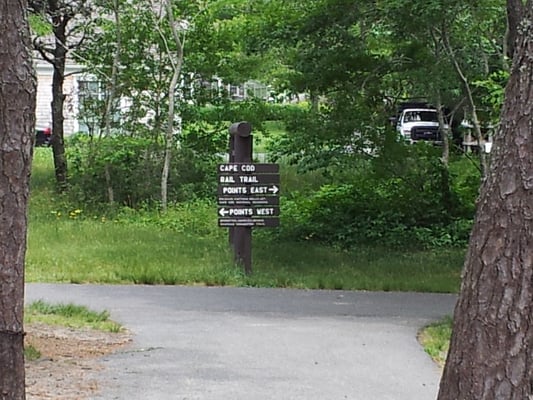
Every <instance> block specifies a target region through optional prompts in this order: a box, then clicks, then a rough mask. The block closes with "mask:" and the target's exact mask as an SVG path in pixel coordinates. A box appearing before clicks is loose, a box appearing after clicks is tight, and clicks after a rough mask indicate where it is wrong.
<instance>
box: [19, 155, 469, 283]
mask: <svg viewBox="0 0 533 400" xmlns="http://www.w3.org/2000/svg"><path fill="white" fill-rule="evenodd" d="M53 183H54V177H53V168H52V156H51V150H50V149H48V148H37V149H36V152H35V161H34V166H33V175H32V195H31V204H30V222H29V235H28V246H29V247H28V252H27V257H26V280H27V281H29V282H72V283H89V282H90V283H113V284H117V283H138V284H140V283H143V284H201V285H233V286H265V287H296V288H309V289H314V288H317V289H318V288H320V289H344V290H352V289H363V290H383V291H424V292H456V291H457V290H458V288H459V282H460V271H461V267H462V264H463V258H464V250H462V249H448V250H445V249H442V250H425V251H410V250H405V251H399V250H390V249H384V248H379V247H376V248H359V249H353V250H351V251H342V250H337V249H333V248H331V247H327V246H323V245H318V244H316V243H312V242H304V243H294V242H284V243H279V242H276V241H273V240H269V239H268V238H265V237H264V235H260V234H258V235H256V237H255V238H254V241H253V250H252V254H253V269H254V273H253V274H252V275H251V276H244V275H243V273H242V271H241V270H240V269H239V268H237V267H235V266H234V265H233V262H232V258H233V257H232V254H231V251H230V249H229V246H228V239H227V233H226V230H225V229H222V228H218V226H217V222H216V205H214V204H211V203H209V202H205V201H204V202H197V203H194V204H193V206H182V207H176V208H173V209H172V210H171V211H170V212H169V213H167V214H160V213H159V212H157V211H150V210H144V211H139V212H137V211H132V210H129V211H127V212H124V211H123V212H121V213H118V214H117V213H115V214H113V213H103V214H101V215H100V214H95V213H94V212H90V211H88V210H85V208H84V207H83V205H73V204H71V203H70V202H69V201H67V199H65V198H63V197H61V196H58V195H56V194H55V192H54V190H53ZM302 189H303V187H302Z"/></svg>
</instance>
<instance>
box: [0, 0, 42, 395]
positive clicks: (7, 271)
mask: <svg viewBox="0 0 533 400" xmlns="http://www.w3.org/2000/svg"><path fill="white" fill-rule="evenodd" d="M26 9H27V3H26V2H25V1H24V0H18V1H4V2H0V15H1V16H2V24H0V115H2V117H1V118H0V221H1V223H0V400H21V399H25V386H24V380H25V375H24V347H23V346H24V343H23V342H24V328H23V308H24V307H23V306H24V258H25V252H26V228H27V205H28V197H29V177H30V168H31V156H32V148H33V140H34V129H35V94H36V81H35V76H34V74H33V64H32V58H31V53H30V51H29V46H30V35H29V30H28V24H27V21H26V17H25V16H26Z"/></svg>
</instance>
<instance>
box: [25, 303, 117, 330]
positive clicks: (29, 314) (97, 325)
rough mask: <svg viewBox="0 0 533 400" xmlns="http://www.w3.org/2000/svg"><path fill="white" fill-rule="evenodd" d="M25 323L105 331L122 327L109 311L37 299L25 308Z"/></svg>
mask: <svg viewBox="0 0 533 400" xmlns="http://www.w3.org/2000/svg"><path fill="white" fill-rule="evenodd" d="M24 323H26V324H31V323H43V324H47V325H59V326H66V327H69V328H75V329H80V328H91V329H96V330H100V331H105V332H120V330H121V329H122V327H121V326H120V325H119V324H117V323H116V322H113V321H111V320H110V319H109V313H108V312H107V311H101V312H96V311H92V310H89V309H88V308H87V307H85V306H79V305H75V304H72V303H69V304H49V303H46V302H44V301H42V300H38V301H35V302H33V303H31V304H29V305H28V306H26V308H25V310H24Z"/></svg>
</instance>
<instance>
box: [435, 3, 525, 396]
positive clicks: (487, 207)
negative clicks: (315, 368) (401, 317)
mask: <svg viewBox="0 0 533 400" xmlns="http://www.w3.org/2000/svg"><path fill="white" fill-rule="evenodd" d="M513 1H515V0H509V3H512V2H513ZM526 8H527V14H526V13H524V14H523V17H524V16H525V20H526V23H525V24H523V25H522V26H523V29H520V30H518V32H519V34H518V36H517V37H518V39H519V40H518V41H517V42H515V44H516V48H515V57H514V62H513V69H512V73H511V76H510V80H509V83H508V85H507V88H506V97H505V99H506V100H505V104H504V107H503V110H502V119H501V128H500V130H499V132H498V133H497V135H496V138H495V147H494V149H493V153H492V160H491V168H490V172H489V174H488V176H487V177H486V181H485V183H484V185H483V187H482V191H481V195H480V199H479V202H478V211H477V216H476V220H475V224H474V228H473V231H472V236H471V239H470V246H469V250H468V254H467V258H466V261H465V271H464V277H463V284H462V288H461V294H460V297H459V301H458V303H457V306H456V309H455V319H454V330H453V335H452V340H451V344H450V351H449V355H448V360H447V363H446V366H445V369H444V374H443V377H442V381H441V386H440V393H439V397H438V399H439V400H478V399H484V400H492V399H494V400H502V399H505V400H531V399H533V124H532V116H533V100H532V99H533V59H532V57H531V55H532V54H533V28H532V24H533V18H532V10H531V8H532V2H531V1H529V2H528V3H527V6H526ZM524 11H525V9H524Z"/></svg>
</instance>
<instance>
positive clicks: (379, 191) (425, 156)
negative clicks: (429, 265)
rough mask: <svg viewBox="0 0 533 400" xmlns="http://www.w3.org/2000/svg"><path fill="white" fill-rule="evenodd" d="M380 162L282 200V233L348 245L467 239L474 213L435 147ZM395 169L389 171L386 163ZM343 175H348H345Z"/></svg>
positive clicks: (455, 243)
mask: <svg viewBox="0 0 533 400" xmlns="http://www.w3.org/2000/svg"><path fill="white" fill-rule="evenodd" d="M380 162H381V160H378V159H376V161H375V163H374V164H371V165H370V166H367V167H366V168H363V169H361V170H359V171H354V174H353V176H352V178H351V179H350V180H345V182H342V183H331V184H327V185H323V186H322V187H321V188H320V189H319V190H317V191H315V192H313V193H311V194H309V193H306V194H296V193H292V194H291V197H290V198H284V201H283V202H282V213H281V218H282V226H281V228H280V229H279V230H278V233H279V234H280V235H284V236H286V237H290V238H292V239H300V240H316V241H319V242H326V243H330V244H333V245H336V246H340V247H344V248H349V247H352V246H354V245H356V244H379V245H388V246H412V247H435V246H439V247H443V246H461V245H464V244H465V243H466V242H467V240H468V235H469V232H470V228H471V222H472V221H471V218H472V216H473V215H472V214H469V215H467V213H465V209H468V207H467V206H466V205H464V204H462V203H461V198H460V197H459V196H458V195H457V193H456V192H454V190H453V189H454V185H453V184H452V182H451V178H450V176H449V175H448V173H447V171H448V170H447V168H445V166H443V165H442V163H441V162H440V159H439V158H438V156H436V155H435V149H433V148H430V147H429V146H424V145H422V146H410V148H408V149H406V152H405V153H404V157H403V158H402V159H400V160H398V164H397V165H394V164H391V163H390V158H389V170H388V172H384V171H383V170H381V169H380V168H378V165H379V163H380ZM391 166H392V167H394V168H393V169H390V167H391ZM344 177H345V178H346V175H345V174H344Z"/></svg>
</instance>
